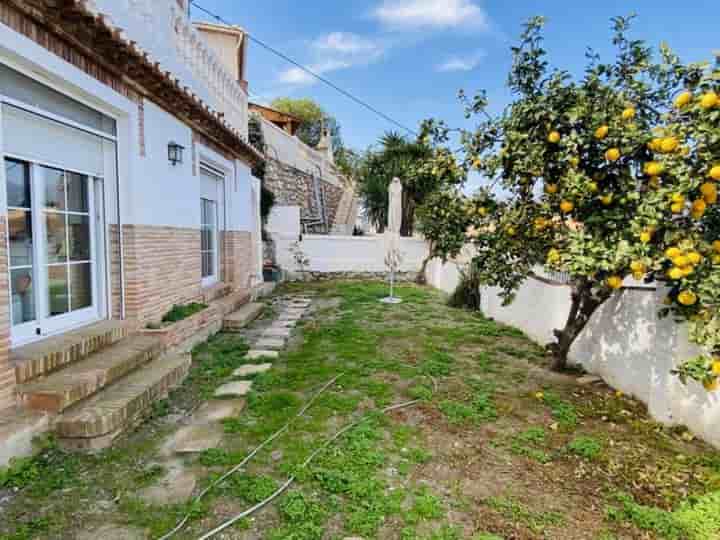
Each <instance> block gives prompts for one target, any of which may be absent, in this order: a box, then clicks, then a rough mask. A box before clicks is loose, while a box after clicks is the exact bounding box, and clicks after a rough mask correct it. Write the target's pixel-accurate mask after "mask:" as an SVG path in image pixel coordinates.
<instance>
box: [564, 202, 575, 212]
mask: <svg viewBox="0 0 720 540" xmlns="http://www.w3.org/2000/svg"><path fill="white" fill-rule="evenodd" d="M574 208H575V205H574V204H573V203H572V202H570V201H562V202H561V203H560V210H562V211H563V212H564V213H565V214H569V213H570V212H572V211H573V209H574Z"/></svg>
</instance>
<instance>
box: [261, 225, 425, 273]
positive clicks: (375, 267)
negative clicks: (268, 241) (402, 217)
mask: <svg viewBox="0 0 720 540" xmlns="http://www.w3.org/2000/svg"><path fill="white" fill-rule="evenodd" d="M272 237H273V240H274V242H275V253H276V257H277V263H278V264H279V265H280V266H281V267H282V268H283V270H286V271H288V272H291V273H292V272H295V271H296V270H297V267H296V265H295V261H294V260H293V256H292V252H291V248H292V245H293V244H294V243H295V242H297V241H298V238H299V236H298V235H296V234H282V233H278V234H273V235H272ZM299 246H300V248H301V249H302V251H303V253H305V255H307V257H308V258H309V259H310V265H309V267H308V268H307V270H308V271H310V272H315V273H320V274H331V273H348V274H353V273H357V274H364V273H383V272H387V268H386V267H385V254H386V243H385V238H384V237H383V236H325V235H310V234H306V235H302V240H301V241H300V243H299ZM400 252H401V253H402V255H403V261H402V265H401V267H400V271H401V272H417V271H418V270H419V269H420V266H421V265H422V261H423V259H424V258H425V257H426V255H427V252H428V250H427V245H426V244H425V242H424V241H423V240H420V239H417V238H401V239H400Z"/></svg>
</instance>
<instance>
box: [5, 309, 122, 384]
mask: <svg viewBox="0 0 720 540" xmlns="http://www.w3.org/2000/svg"><path fill="white" fill-rule="evenodd" d="M117 322H118V326H116V327H114V328H111V329H106V330H104V331H102V332H100V331H98V332H93V331H92V330H88V332H89V333H90V334H92V335H91V336H90V337H89V338H82V337H80V336H79V334H80V333H81V332H82V331H83V330H82V329H79V330H75V331H73V332H70V334H73V333H76V334H78V338H77V341H71V339H72V338H71V336H70V335H65V336H62V337H64V339H65V340H66V341H68V343H64V344H62V345H59V346H58V349H57V350H56V351H54V352H51V353H48V354H43V355H38V356H23V355H22V353H21V351H22V349H23V347H19V349H18V351H16V352H15V353H13V352H12V351H11V353H10V362H11V364H13V365H14V366H15V382H16V383H17V384H24V383H28V382H31V381H33V380H35V379H38V378H40V377H46V376H48V375H51V374H52V373H55V372H56V371H59V370H61V369H63V368H65V367H67V366H70V365H72V364H75V363H77V362H81V361H82V360H84V359H86V358H88V357H89V356H91V355H92V354H95V353H97V352H99V351H102V350H104V349H107V348H109V347H112V346H113V345H114V344H116V343H118V342H120V341H122V340H123V339H125V338H126V337H128V336H130V335H131V334H132V328H131V325H130V324H129V323H127V322H125V323H122V322H120V321H117ZM60 337H61V336H55V338H49V339H50V340H53V339H56V338H60ZM40 343H41V342H40Z"/></svg>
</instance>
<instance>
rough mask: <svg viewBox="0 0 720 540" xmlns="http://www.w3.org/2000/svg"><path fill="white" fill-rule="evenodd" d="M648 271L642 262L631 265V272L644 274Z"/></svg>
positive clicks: (634, 262)
mask: <svg viewBox="0 0 720 540" xmlns="http://www.w3.org/2000/svg"><path fill="white" fill-rule="evenodd" d="M645 269H646V267H645V263H643V262H642V261H633V262H631V263H630V270H632V271H633V272H644V271H645Z"/></svg>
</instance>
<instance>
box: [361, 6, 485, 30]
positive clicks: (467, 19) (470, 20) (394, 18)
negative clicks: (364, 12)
mask: <svg viewBox="0 0 720 540" xmlns="http://www.w3.org/2000/svg"><path fill="white" fill-rule="evenodd" d="M373 14H374V16H375V17H376V18H377V19H378V20H379V21H380V22H382V23H383V24H385V25H387V26H392V27H396V28H406V29H414V28H455V27H459V26H473V27H481V28H488V26H489V20H488V16H487V14H486V13H485V11H484V10H483V9H482V8H481V7H480V6H478V5H477V4H475V3H474V2H473V1H472V0H383V1H382V4H381V5H380V6H379V7H377V8H376V9H375V11H374V12H373Z"/></svg>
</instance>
